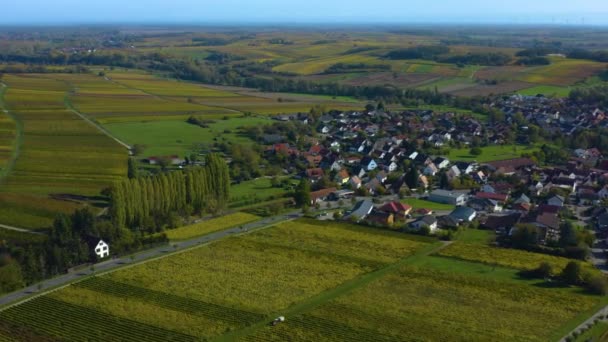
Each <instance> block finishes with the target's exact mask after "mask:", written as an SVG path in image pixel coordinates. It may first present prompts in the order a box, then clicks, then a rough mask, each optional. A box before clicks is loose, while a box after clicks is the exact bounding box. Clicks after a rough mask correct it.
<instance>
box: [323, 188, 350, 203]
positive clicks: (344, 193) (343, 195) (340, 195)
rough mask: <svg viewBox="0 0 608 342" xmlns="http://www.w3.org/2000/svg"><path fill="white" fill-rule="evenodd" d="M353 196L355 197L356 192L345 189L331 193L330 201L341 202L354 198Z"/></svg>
mask: <svg viewBox="0 0 608 342" xmlns="http://www.w3.org/2000/svg"><path fill="white" fill-rule="evenodd" d="M353 196H355V192H354V191H353V190H348V189H343V190H338V191H334V192H333V193H331V194H330V195H329V200H330V201H339V200H343V199H349V198H353Z"/></svg>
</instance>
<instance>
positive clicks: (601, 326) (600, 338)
mask: <svg viewBox="0 0 608 342" xmlns="http://www.w3.org/2000/svg"><path fill="white" fill-rule="evenodd" d="M606 338H608V323H606V322H599V323H597V324H595V325H594V326H593V327H592V328H591V329H589V330H587V331H585V332H584V333H582V334H580V335H579V336H578V337H577V338H576V339H575V340H574V341H576V342H604V341H606Z"/></svg>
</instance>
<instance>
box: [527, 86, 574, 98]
mask: <svg viewBox="0 0 608 342" xmlns="http://www.w3.org/2000/svg"><path fill="white" fill-rule="evenodd" d="M571 90H572V89H571V88H570V87H559V86H536V87H532V88H527V89H522V90H519V91H518V92H517V93H518V94H521V95H528V96H536V95H538V94H542V95H545V96H557V97H567V96H568V95H570V91H571Z"/></svg>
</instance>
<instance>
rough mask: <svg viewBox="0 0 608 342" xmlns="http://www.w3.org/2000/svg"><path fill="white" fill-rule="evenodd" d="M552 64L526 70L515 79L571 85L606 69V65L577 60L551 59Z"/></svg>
mask: <svg viewBox="0 0 608 342" xmlns="http://www.w3.org/2000/svg"><path fill="white" fill-rule="evenodd" d="M551 62H552V64H551V65H547V66H542V67H534V68H528V69H526V71H525V72H523V73H521V74H520V75H519V76H518V77H517V79H518V80H521V81H524V82H530V83H537V84H549V85H558V86H568V85H572V84H574V83H576V82H578V81H581V80H584V79H585V78H587V77H591V76H594V75H596V74H598V73H599V72H601V71H603V70H605V69H606V66H607V65H608V64H606V63H599V62H593V61H586V60H579V59H563V58H552V59H551Z"/></svg>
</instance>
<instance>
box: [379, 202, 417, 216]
mask: <svg viewBox="0 0 608 342" xmlns="http://www.w3.org/2000/svg"><path fill="white" fill-rule="evenodd" d="M379 210H380V211H383V212H386V213H391V214H394V215H395V216H396V217H397V218H400V219H405V218H406V217H407V216H408V215H409V214H410V213H411V212H412V207H411V206H410V205H407V204H404V203H401V202H389V203H386V204H385V205H383V206H382V207H381V208H380V209H379Z"/></svg>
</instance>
